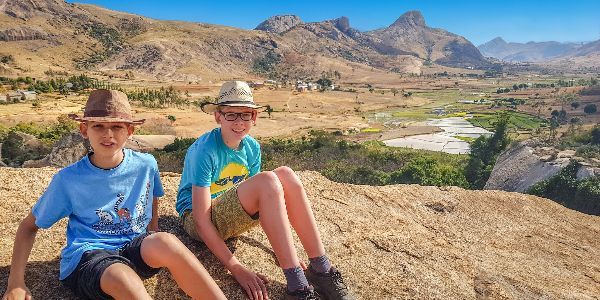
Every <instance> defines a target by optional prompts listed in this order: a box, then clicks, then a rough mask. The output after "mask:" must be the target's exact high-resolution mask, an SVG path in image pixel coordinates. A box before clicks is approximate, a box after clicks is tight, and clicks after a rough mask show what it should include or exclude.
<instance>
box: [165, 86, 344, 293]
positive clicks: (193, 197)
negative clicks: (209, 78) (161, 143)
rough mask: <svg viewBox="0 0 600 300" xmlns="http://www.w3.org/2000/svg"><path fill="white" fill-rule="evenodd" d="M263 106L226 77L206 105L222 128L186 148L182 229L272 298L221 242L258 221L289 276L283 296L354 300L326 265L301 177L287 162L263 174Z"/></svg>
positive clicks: (246, 284) (249, 287) (247, 286)
mask: <svg viewBox="0 0 600 300" xmlns="http://www.w3.org/2000/svg"><path fill="white" fill-rule="evenodd" d="M261 108H263V107H262V106H258V105H256V104H254V100H253V96H252V91H251V90H250V88H249V87H248V85H247V84H246V83H244V82H241V81H230V82H226V83H225V84H223V86H222V87H221V91H220V92H219V99H218V103H216V104H214V103H204V105H203V106H202V110H203V111H204V112H206V113H209V114H214V117H215V121H216V122H217V124H219V125H221V127H217V128H215V129H213V130H212V131H211V132H208V133H206V134H204V135H202V136H201V137H200V138H198V140H196V142H195V143H194V144H193V145H192V146H190V147H189V149H188V151H187V155H186V157H185V163H184V168H183V173H182V175H181V182H180V184H179V191H178V194H177V204H176V209H177V211H178V212H179V214H180V216H181V219H182V223H183V227H184V229H185V231H186V232H187V233H188V234H189V235H190V236H191V237H192V238H194V239H196V240H199V241H203V242H204V243H205V244H206V245H207V246H208V248H209V249H210V250H211V251H212V252H213V253H214V254H215V256H217V258H218V259H219V260H220V261H221V262H222V263H223V264H224V265H225V266H226V267H227V269H229V270H230V271H231V273H232V274H233V276H234V277H235V279H236V280H237V281H238V282H239V283H240V285H241V286H242V287H243V288H244V290H245V291H246V293H247V294H248V296H249V297H250V299H254V300H263V299H268V295H267V290H266V288H265V285H264V284H265V283H268V282H269V281H268V279H267V278H266V277H265V276H264V275H262V274H259V273H255V272H252V271H250V270H248V269H246V268H245V267H244V266H243V265H242V264H241V263H240V262H239V261H238V260H237V258H236V257H235V256H233V254H232V253H231V251H230V250H229V249H228V248H227V246H226V244H225V242H224V241H225V240H227V239H228V238H231V237H235V236H238V235H240V234H242V233H244V232H246V231H248V230H249V229H250V228H252V227H254V226H256V225H258V224H259V223H260V224H261V226H262V228H263V230H264V231H265V233H266V235H267V237H268V239H269V242H270V243H271V246H272V247H273V250H274V252H275V255H276V256H277V260H278V261H279V265H280V266H281V268H282V269H283V273H284V274H285V277H286V279H287V289H286V299H316V298H315V290H316V292H318V293H319V294H320V295H322V296H324V297H325V298H326V299H329V300H338V299H340V300H352V299H355V298H354V297H352V296H350V294H349V293H348V289H347V288H346V286H345V284H344V282H343V280H342V277H341V274H340V272H339V271H337V270H336V268H334V267H331V265H330V263H329V259H328V257H327V254H326V253H325V249H324V247H323V243H322V242H321V237H320V235H319V231H318V229H317V224H316V222H315V218H314V216H313V213H312V209H311V207H310V203H309V201H308V199H307V197H306V193H305V191H304V187H303V185H302V182H300V179H299V178H298V177H297V176H296V174H295V173H294V171H292V170H291V169H290V168H288V167H279V168H277V169H275V170H273V171H271V172H260V164H261V153H260V146H259V144H258V143H257V142H256V140H254V139H253V138H252V137H250V136H249V135H248V133H249V132H250V129H251V128H252V126H253V125H254V122H255V121H256V117H257V113H258V109H261ZM259 214H260V220H259ZM290 223H291V225H292V226H293V227H294V229H295V230H296V233H297V234H298V237H299V238H300V241H301V242H302V245H303V246H304V249H305V251H306V253H307V254H308V257H309V258H310V265H309V267H308V268H306V267H305V266H304V263H303V262H302V261H300V260H299V258H298V255H297V254H296V250H295V249H296V248H295V247H294V244H293V240H292V232H291V229H290Z"/></svg>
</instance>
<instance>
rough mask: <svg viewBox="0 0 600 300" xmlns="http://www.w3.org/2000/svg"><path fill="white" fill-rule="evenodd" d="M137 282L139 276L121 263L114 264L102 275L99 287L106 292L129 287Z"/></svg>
mask: <svg viewBox="0 0 600 300" xmlns="http://www.w3.org/2000/svg"><path fill="white" fill-rule="evenodd" d="M139 280H140V278H139V276H138V275H137V274H136V273H135V271H134V270H133V269H132V268H131V267H129V266H128V265H126V264H123V263H114V264H112V265H110V266H109V267H108V268H106V270H104V272H103V273H102V276H101V277H100V287H101V288H102V290H104V291H105V292H106V291H107V290H110V289H111V288H112V287H118V286H121V287H122V286H130V285H132V284H133V283H135V282H136V281H139Z"/></svg>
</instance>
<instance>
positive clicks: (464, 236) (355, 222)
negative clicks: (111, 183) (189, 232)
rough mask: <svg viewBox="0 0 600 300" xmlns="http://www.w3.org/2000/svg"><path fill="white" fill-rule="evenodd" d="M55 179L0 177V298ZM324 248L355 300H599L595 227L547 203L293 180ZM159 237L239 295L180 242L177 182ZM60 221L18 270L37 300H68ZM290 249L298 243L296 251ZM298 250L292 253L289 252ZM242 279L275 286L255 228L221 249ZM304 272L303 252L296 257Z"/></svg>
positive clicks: (154, 289) (152, 285)
mask: <svg viewBox="0 0 600 300" xmlns="http://www.w3.org/2000/svg"><path fill="white" fill-rule="evenodd" d="M55 172H56V169H50V168H44V169H13V168H0V182H2V186H0V199H2V205H0V215H1V216H2V217H1V218H0V228H1V229H2V231H3V233H4V234H3V236H2V243H0V292H3V291H4V289H5V288H6V280H7V276H8V270H9V266H10V256H11V251H12V244H13V240H14V235H15V232H16V229H17V227H18V224H19V222H20V220H21V219H22V218H23V217H24V216H25V215H26V214H27V213H28V211H29V209H30V208H31V207H32V206H33V204H34V203H35V201H36V200H37V198H38V197H39V196H40V195H41V194H42V193H43V191H44V189H45V187H46V186H47V185H48V184H49V182H50V180H51V177H52V175H53V174H54V173H55ZM299 176H300V177H301V179H302V181H303V183H304V184H305V186H306V190H307V194H308V197H309V199H310V200H311V203H312V206H313V210H314V212H315V217H316V220H317V223H318V225H319V228H320V231H321V234H322V236H323V240H324V243H325V248H326V250H327V251H328V253H329V255H330V257H331V259H332V262H333V263H334V264H335V265H336V266H337V267H338V268H339V269H340V270H341V272H342V273H343V274H344V277H345V281H346V283H348V284H349V286H350V290H351V291H352V292H353V294H355V295H356V297H357V298H358V299H597V297H598V295H600V258H599V255H598V254H599V253H600V241H599V240H598V234H599V233H600V218H598V217H595V216H589V215H584V214H581V213H578V212H575V211H572V210H569V209H566V208H564V207H562V206H560V205H558V204H556V203H555V202H553V201H550V200H547V199H543V198H539V197H535V196H531V195H524V194H518V193H509V192H502V191H466V190H462V189H459V188H455V187H446V188H438V187H423V186H418V185H393V186H382V187H370V186H357V185H350V184H339V183H334V182H331V181H329V180H327V179H326V178H324V177H322V176H321V175H319V174H318V173H315V172H300V173H299ZM162 180H163V184H164V187H165V191H166V196H165V197H163V198H162V199H161V202H160V205H159V212H160V217H159V227H160V228H161V230H165V231H169V232H172V233H174V234H176V235H177V236H179V237H180V238H181V239H182V241H183V242H184V243H185V244H186V245H187V246H188V247H189V248H190V249H191V250H192V251H193V252H194V253H195V254H196V255H197V256H198V257H199V259H200V260H201V261H202V263H203V264H204V265H205V266H206V267H207V269H208V270H209V272H210V273H211V275H212V276H213V278H214V279H215V280H217V283H218V284H219V286H220V287H221V288H222V289H223V291H224V292H225V294H226V295H227V297H228V298H229V299H245V296H243V292H242V290H241V288H240V287H239V286H238V285H237V283H236V282H235V280H234V279H233V277H232V276H231V275H230V274H229V273H228V272H227V271H226V270H225V269H224V268H223V266H222V265H221V264H220V263H219V262H218V261H217V260H216V258H215V257H214V256H213V255H212V254H211V253H210V251H209V250H208V249H207V248H206V247H205V246H203V245H202V244H199V243H197V242H194V241H192V240H190V239H189V238H187V237H186V236H185V235H184V234H183V231H182V230H181V228H180V227H179V226H180V225H179V222H178V218H177V217H176V214H175V209H174V203H175V194H176V190H177V186H178V183H179V175H178V174H173V173H162ZM65 225H66V222H65V220H63V221H61V222H59V224H56V225H55V226H53V227H52V228H50V229H48V230H41V231H40V232H39V233H38V238H37V240H36V244H35V247H34V250H33V252H32V255H31V257H30V262H29V264H28V269H27V275H26V276H27V278H28V280H27V284H28V286H29V287H30V288H31V290H32V292H33V295H34V297H37V298H38V299H68V300H70V299H74V297H72V295H71V294H70V293H69V292H68V291H66V289H65V288H64V287H63V286H62V285H61V284H59V283H58V279H57V277H58V267H59V254H60V249H61V248H62V247H63V246H64V243H65V241H64V240H65V239H64V230H65ZM296 241H297V240H296ZM297 245H300V244H299V243H297ZM228 246H229V247H230V248H231V249H232V250H233V251H234V253H235V255H236V256H237V257H238V258H239V259H240V261H242V262H243V263H244V264H245V265H246V266H248V267H249V268H250V269H252V270H254V271H257V272H260V273H262V274H265V275H266V276H268V278H269V279H270V280H271V283H270V284H269V285H268V289H269V291H270V293H271V295H270V296H271V299H280V298H281V296H282V293H283V289H284V286H285V279H284V277H283V274H282V272H281V270H280V269H279V268H278V267H277V265H276V263H275V261H276V260H275V257H274V254H273V251H272V249H271V247H270V246H269V243H268V241H267V239H266V236H265V235H264V233H263V232H262V230H261V229H260V228H256V229H253V230H252V231H250V232H248V233H247V234H245V235H243V236H241V237H240V238H238V239H235V240H232V241H229V242H228ZM299 253H300V255H301V257H302V258H303V259H304V260H305V261H306V256H305V254H304V252H303V251H299ZM145 284H146V288H147V289H148V290H149V291H150V293H151V295H153V296H154V298H155V299H188V298H187V297H186V296H185V295H183V293H182V292H181V291H180V290H179V289H178V288H177V287H176V286H175V283H174V281H173V279H172V277H171V276H170V275H169V273H168V272H167V271H162V272H161V273H159V275H157V276H155V277H154V278H152V279H150V280H147V281H146V282H145Z"/></svg>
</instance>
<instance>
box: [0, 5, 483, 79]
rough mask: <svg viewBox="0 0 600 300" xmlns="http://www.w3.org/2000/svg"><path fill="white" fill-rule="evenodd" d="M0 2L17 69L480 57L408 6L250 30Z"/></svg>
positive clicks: (239, 73) (224, 72)
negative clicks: (370, 26) (392, 14)
mask: <svg viewBox="0 0 600 300" xmlns="http://www.w3.org/2000/svg"><path fill="white" fill-rule="evenodd" d="M0 12H2V13H3V14H0V41H3V42H4V43H0V56H1V57H8V56H9V55H10V56H12V60H10V61H8V60H6V61H7V62H6V63H2V64H0V73H3V74H13V75H19V76H23V75H26V76H33V77H35V76H41V74H43V73H44V72H47V71H52V72H55V71H59V72H62V71H67V72H69V73H76V72H82V71H86V70H89V71H99V72H101V73H104V74H107V73H106V72H112V73H116V74H124V73H127V72H129V71H133V72H136V73H137V74H141V75H144V76H150V77H156V78H163V79H173V80H183V81H199V80H219V79H221V78H240V77H244V76H246V75H247V74H249V73H252V72H253V71H255V72H256V71H257V70H256V68H255V67H256V66H255V62H257V60H261V59H266V58H271V59H273V62H272V63H271V64H270V65H269V66H267V70H261V69H259V70H258V72H259V73H258V74H259V75H260V76H264V77H267V76H282V74H285V75H288V76H289V77H304V76H318V75H320V74H321V73H322V72H323V71H327V70H329V69H330V68H331V66H333V65H335V66H344V67H345V68H347V69H348V70H350V69H352V68H354V67H350V66H349V63H350V62H354V63H359V64H362V65H364V67H365V68H367V67H368V68H372V67H374V68H379V69H383V70H390V69H395V68H397V69H398V70H400V71H401V72H411V73H419V72H420V70H419V68H420V65H421V63H422V62H423V61H424V60H430V61H432V62H436V63H439V64H444V65H448V66H457V67H467V66H471V67H473V66H475V67H476V66H482V65H485V63H486V62H485V60H484V59H483V57H482V56H481V54H479V52H478V50H477V49H476V48H475V47H473V46H472V45H471V43H469V42H468V41H467V40H466V39H464V38H462V37H459V36H457V35H454V34H451V33H449V32H446V31H444V30H441V29H435V28H430V27H427V26H426V25H425V21H424V19H423V16H422V15H421V13H420V12H416V11H413V12H408V13H405V14H403V15H402V16H401V17H400V18H399V19H398V20H397V21H396V22H394V24H392V25H391V26H390V27H388V28H386V29H382V30H376V31H371V32H365V33H361V32H359V31H358V30H355V29H352V28H351V27H350V20H349V19H348V18H346V17H340V18H338V19H334V20H326V21H322V22H313V23H303V22H302V20H300V18H298V17H297V16H294V15H285V16H274V17H271V18H269V19H268V20H266V21H265V22H262V23H261V24H260V25H258V26H257V28H256V29H257V30H244V29H238V28H233V27H227V26H219V25H211V24H202V23H193V22H181V21H162V20H153V19H150V18H145V17H141V16H138V15H134V14H129V13H123V12H117V11H112V10H109V9H106V8H103V7H100V6H97V5H91V4H80V3H66V2H64V1H62V0H44V1H42V0H10V1H8V0H0ZM259 67H260V64H259ZM261 72H262V73H261ZM269 74H271V75H269ZM273 74H275V75H273Z"/></svg>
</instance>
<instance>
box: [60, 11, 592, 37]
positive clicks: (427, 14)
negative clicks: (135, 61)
mask: <svg viewBox="0 0 600 300" xmlns="http://www.w3.org/2000/svg"><path fill="white" fill-rule="evenodd" d="M67 2H70V3H71V2H79V3H91V4H96V5H100V6H103V7H106V8H108V9H112V10H117V11H122V12H128V13H133V14H137V15H141V16H145V17H149V18H152V19H159V20H177V21H190V22H198V23H208V24H216V25H225V26H231V27H237V28H242V29H254V28H255V27H256V26H257V25H258V24H260V23H261V22H263V21H264V20H266V19H268V18H270V17H272V16H276V15H297V16H298V17H300V19H302V21H303V22H305V23H308V22H320V21H324V20H331V19H337V18H339V17H341V16H345V17H347V18H348V19H349V20H350V27H351V28H354V29H357V30H359V31H370V30H375V29H380V28H384V27H387V26H389V25H391V24H392V23H394V21H395V20H396V19H398V17H400V16H401V15H402V14H403V13H405V12H407V11H410V10H418V11H421V13H422V14H423V17H424V18H425V23H426V24H427V26H429V27H434V28H442V29H445V30H447V31H449V32H452V33H454V34H458V35H460V36H463V37H465V38H466V39H468V40H469V41H471V43H473V44H474V45H475V46H479V45H481V44H483V43H486V42H488V41H490V40H492V39H494V38H496V37H502V38H503V39H504V40H505V41H507V42H514V43H527V42H530V41H534V42H547V41H557V42H563V43H564V42H578V43H581V42H591V41H596V40H598V39H600V0H578V1H555V0H550V1H538V0H526V1H522V0H518V1H515V0H503V1H489V0H479V1H461V0H445V1H433V0H430V1H426V0H425V1H414V0H413V1H401V0H376V1H364V0H363V1H357V0H347V1H323V0H321V1H314V2H311V1H289V0H279V1H277V0H276V1H238V0H228V1H224V2H223V1H218V0H216V1H206V0H196V1H194V0H170V1H164V0H77V1H72V0H68V1H67Z"/></svg>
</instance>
